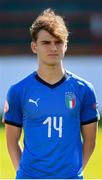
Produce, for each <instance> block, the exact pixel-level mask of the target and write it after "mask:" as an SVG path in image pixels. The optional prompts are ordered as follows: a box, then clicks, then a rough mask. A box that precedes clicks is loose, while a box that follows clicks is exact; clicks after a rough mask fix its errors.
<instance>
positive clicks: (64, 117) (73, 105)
mask: <svg viewBox="0 0 102 180" xmlns="http://www.w3.org/2000/svg"><path fill="white" fill-rule="evenodd" d="M36 77H37V73H36V72H34V73H32V74H31V75H29V76H28V77H27V78H25V79H24V80H22V81H20V82H19V83H17V84H15V85H13V86H12V87H11V88H10V90H9V92H8V95H7V101H8V104H9V111H8V112H6V113H5V114H4V119H5V120H6V122H9V123H11V124H12V123H13V124H14V125H16V124H18V125H20V126H22V127H23V128H24V151H23V153H22V156H21V160H20V164H19V169H18V171H17V175H16V179H31V178H32V179H81V178H83V176H82V142H81V137H80V125H81V124H82V123H83V122H87V123H88V121H90V120H91V119H94V118H96V117H97V116H98V111H97V108H96V106H95V104H96V96H95V93H94V88H93V87H92V85H91V84H90V83H88V82H86V81H85V80H83V79H81V78H79V77H77V76H76V75H74V74H72V73H70V72H68V75H67V76H66V78H65V80H64V81H63V82H62V83H60V84H58V85H56V86H54V85H53V86H52V87H53V88H51V87H50V86H47V83H43V81H40V80H38V79H37V78H36Z"/></svg>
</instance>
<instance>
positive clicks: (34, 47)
mask: <svg viewBox="0 0 102 180" xmlns="http://www.w3.org/2000/svg"><path fill="white" fill-rule="evenodd" d="M31 50H32V52H33V53H34V54H36V53H37V50H36V42H33V41H32V42H31Z"/></svg>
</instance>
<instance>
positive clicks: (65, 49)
mask: <svg viewBox="0 0 102 180" xmlns="http://www.w3.org/2000/svg"><path fill="white" fill-rule="evenodd" d="M66 51H67V43H65V52H66Z"/></svg>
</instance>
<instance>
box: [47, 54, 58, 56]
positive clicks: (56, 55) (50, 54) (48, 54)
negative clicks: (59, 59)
mask: <svg viewBox="0 0 102 180" xmlns="http://www.w3.org/2000/svg"><path fill="white" fill-rule="evenodd" d="M48 56H58V54H48Z"/></svg>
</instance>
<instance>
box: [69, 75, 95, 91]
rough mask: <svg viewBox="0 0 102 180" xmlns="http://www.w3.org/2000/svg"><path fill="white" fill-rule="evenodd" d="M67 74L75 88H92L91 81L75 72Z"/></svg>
mask: <svg viewBox="0 0 102 180" xmlns="http://www.w3.org/2000/svg"><path fill="white" fill-rule="evenodd" d="M69 75H70V77H71V81H72V83H73V84H75V85H76V87H77V88H79V89H84V90H86V91H87V90H92V91H93V90H94V87H93V85H92V83H91V82H89V81H87V80H85V79H84V78H82V77H80V76H77V75H76V74H74V73H71V72H69Z"/></svg>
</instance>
